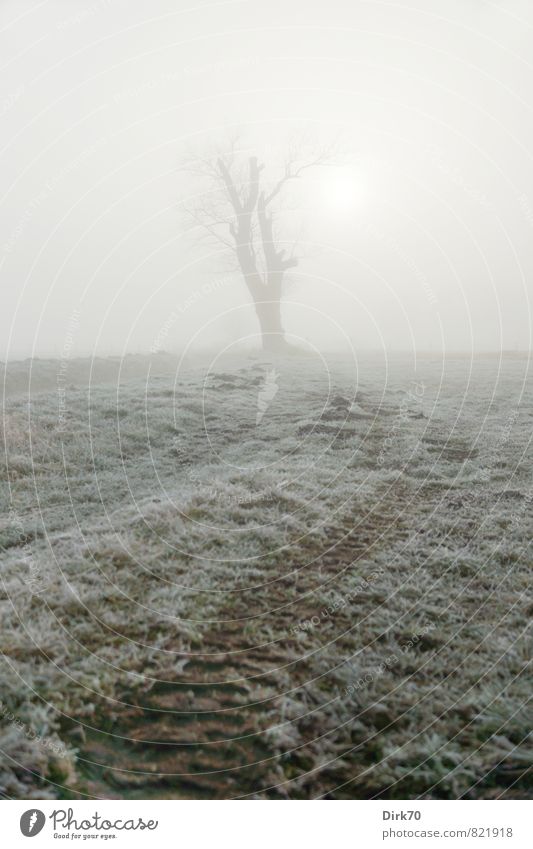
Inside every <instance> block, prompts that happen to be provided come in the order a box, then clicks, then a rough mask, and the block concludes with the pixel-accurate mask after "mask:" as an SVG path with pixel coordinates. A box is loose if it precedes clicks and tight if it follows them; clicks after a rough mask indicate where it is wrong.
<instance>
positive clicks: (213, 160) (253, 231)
mask: <svg viewBox="0 0 533 849" xmlns="http://www.w3.org/2000/svg"><path fill="white" fill-rule="evenodd" d="M328 159H329V152H328V151H321V152H320V153H319V154H318V155H317V156H315V157H313V158H310V159H309V160H307V161H301V159H299V158H298V156H297V155H295V154H294V153H293V152H291V153H290V154H289V156H288V157H287V160H286V162H285V165H284V167H283V169H282V173H281V175H280V176H279V177H278V179H277V180H275V181H272V182H270V183H269V182H267V180H265V177H264V170H265V166H264V164H262V163H260V162H259V159H258V158H257V156H244V155H242V154H239V153H238V151H236V144H235V142H234V143H233V144H232V145H231V146H230V148H229V150H227V151H226V152H224V153H218V154H217V153H215V154H214V155H212V156H208V157H204V158H200V157H194V159H192V160H191V161H190V162H189V165H188V170H189V171H191V172H192V173H194V174H195V175H196V176H198V177H203V178H208V180H209V181H210V185H209V186H208V188H207V191H206V192H204V193H203V194H202V196H201V200H200V201H197V202H195V203H194V205H192V206H188V207H187V211H188V213H189V215H190V216H191V217H192V219H193V221H194V222H195V224H196V225H199V226H200V227H201V228H202V230H203V232H204V233H205V234H207V235H208V237H210V238H214V239H216V240H217V241H218V242H220V243H222V244H223V245H224V246H225V247H226V248H227V249H228V251H229V252H230V253H231V255H232V256H234V257H235V258H236V260H237V268H238V269H239V270H240V272H241V274H242V276H243V278H244V282H245V283H246V286H247V287H248V291H249V292H250V295H251V297H252V300H253V304H254V307H255V312H256V315H257V318H258V321H259V327H260V330H261V338H262V344H263V348H264V349H265V350H269V351H284V350H287V349H288V348H289V347H290V346H289V345H288V343H287V341H286V339H285V331H284V328H283V322H282V318H281V298H282V293H283V288H284V282H285V276H286V273H287V271H289V270H290V269H293V268H296V267H297V265H298V257H297V256H296V254H295V252H294V250H295V246H294V245H292V248H291V249H290V250H287V249H286V248H283V247H280V243H282V244H283V243H285V244H287V243H288V241H287V239H285V240H282V239H281V237H280V236H279V234H278V233H277V230H276V226H275V225H276V224H277V223H278V219H279V217H280V216H279V212H280V210H279V201H280V198H281V195H282V194H283V191H284V189H285V188H286V186H287V184H288V183H290V182H291V181H293V180H297V179H298V178H299V177H301V175H302V173H303V172H304V171H305V170H306V169H309V168H312V167H315V166H318V165H323V164H326V162H327V161H328ZM275 202H276V203H275ZM275 206H276V209H274V207H275Z"/></svg>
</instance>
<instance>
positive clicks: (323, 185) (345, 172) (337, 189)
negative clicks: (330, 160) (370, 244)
mask: <svg viewBox="0 0 533 849" xmlns="http://www.w3.org/2000/svg"><path fill="white" fill-rule="evenodd" d="M319 193H320V198H321V201H322V204H323V211H324V213H326V214H327V215H328V217H329V216H343V215H346V214H348V213H353V212H357V211H359V210H360V209H362V208H363V207H364V206H365V204H366V202H367V199H368V189H367V185H366V180H365V178H364V176H363V175H362V174H360V173H358V172H356V171H355V170H353V169H350V168H335V169H332V170H331V171H329V170H328V173H326V174H325V175H324V177H323V178H322V179H321V180H320V183H319Z"/></svg>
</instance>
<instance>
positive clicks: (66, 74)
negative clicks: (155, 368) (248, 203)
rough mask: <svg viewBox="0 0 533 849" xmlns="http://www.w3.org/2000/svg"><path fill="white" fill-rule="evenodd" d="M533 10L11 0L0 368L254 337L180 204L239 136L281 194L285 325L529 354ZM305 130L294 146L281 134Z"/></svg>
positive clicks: (231, 282) (247, 341)
mask: <svg viewBox="0 0 533 849" xmlns="http://www.w3.org/2000/svg"><path fill="white" fill-rule="evenodd" d="M528 12H529V7H528V4H527V3H526V0H511V1H510V2H503V1H502V2H500V3H499V4H495V3H489V2H481V1H479V2H478V0H468V2H465V0H456V2H453V0H452V2H448V3H447V4H445V6H443V4H442V3H438V2H436V0H412V2H410V3H409V5H408V6H406V5H404V4H403V3H401V2H397V1H396V0H392V2H378V0H371V2H352V0H343V2H341V0H332V2H327V3H326V2H324V0H322V1H321V2H309V0H306V1H305V2H303V0H291V2H287V1H286V0H285V2H279V0H272V2H268V3H265V2H262V0H250V2H232V1H231V0H230V2H218V3H205V2H204V3H199V2H196V0H191V2H190V3H184V2H181V3H179V4H169V3H168V2H161V0H152V1H151V2H150V3H147V2H139V0H100V2H98V0H94V2H91V0H84V1H83V2H82V0H79V2H74V3H73V2H72V0H64V1H63V2H59V0H51V2H47V3H40V2H34V3H27V2H25V0H4V2H3V3H2V6H1V8H0V29H1V32H0V38H1V44H2V59H3V73H2V76H1V79H0V114H1V115H2V119H3V127H4V131H3V134H2V152H1V157H2V177H3V185H2V192H1V204H0V227H1V236H0V263H1V266H0V273H1V279H2V310H1V311H0V321H1V339H2V350H1V352H0V357H1V358H2V359H10V358H13V359H17V358H25V357H29V356H39V357H47V356H61V355H62V352H63V353H64V350H65V346H67V347H68V352H69V355H71V356H76V355H87V354H91V355H93V354H98V355H107V354H114V355H122V354H124V353H127V352H148V351H150V350H152V351H158V350H166V351H170V352H181V351H184V350H207V349H212V348H215V349H217V350H219V349H222V348H223V347H224V346H230V347H231V346H233V345H240V344H242V345H246V346H248V345H254V344H258V337H257V334H258V328H257V323H256V318H255V315H254V310H253V306H252V302H251V299H250V295H249V293H248V291H247V289H246V286H245V284H244V282H243V279H242V276H241V275H240V273H239V271H238V270H237V269H236V268H235V264H234V263H233V265H232V263H231V256H230V251H228V250H227V249H225V248H224V246H223V245H221V244H217V243H216V242H210V241H209V239H207V240H206V239H200V238H199V233H198V232H196V231H197V230H198V228H195V227H194V226H193V225H192V224H191V220H190V218H189V217H188V215H187V212H186V207H187V205H188V203H189V202H190V201H191V199H192V198H194V197H198V195H200V196H201V195H202V193H203V192H205V191H206V187H205V184H204V182H203V181H202V180H201V179H199V178H197V177H196V176H195V175H194V174H191V173H190V171H188V170H187V168H186V163H187V161H188V160H187V158H188V157H189V156H190V154H191V152H193V153H199V152H200V153H202V152H204V151H209V150H212V149H213V146H218V147H219V148H220V149H223V148H224V146H225V145H226V144H227V143H228V141H229V140H230V139H231V138H234V137H236V136H237V135H238V146H239V150H240V151H242V155H243V156H244V157H248V156H251V155H256V156H258V157H259V159H260V161H261V162H264V163H265V165H266V171H265V173H266V174H267V175H268V179H272V180H274V179H276V174H277V173H278V171H279V169H280V168H282V166H283V162H284V159H285V157H286V153H287V150H288V148H289V147H290V146H291V145H294V144H295V143H297V144H298V145H299V146H300V149H306V150H307V149H308V150H312V149H313V148H318V147H322V146H328V147H329V146H331V147H332V149H334V151H335V153H334V157H333V161H332V162H330V163H328V164H327V165H326V166H324V167H317V168H314V169H309V171H306V173H305V175H302V177H301V178H300V179H298V181H295V185H294V186H292V187H291V189H290V192H289V196H288V198H287V199H285V201H284V202H285V203H287V204H288V206H289V209H288V211H286V212H285V214H284V218H283V219H282V221H283V238H284V239H286V240H287V243H288V242H291V243H292V241H293V240H294V239H296V238H297V239H298V245H297V253H298V256H299V257H300V260H299V265H298V267H297V268H295V269H294V270H291V271H290V273H289V274H288V275H287V281H286V286H285V291H284V301H283V319H284V324H285V328H286V331H287V333H289V334H290V335H291V336H292V337H293V338H296V339H298V338H303V339H305V340H306V341H307V342H309V343H310V344H311V345H312V346H314V347H316V348H318V349H319V350H321V349H324V350H325V349H327V350H333V349H339V350H349V349H350V348H351V347H352V346H353V348H354V349H355V350H369V351H370V350H372V351H373V350H387V351H391V352H392V351H397V350H409V351H412V350H416V351H420V352H441V351H464V352H472V351H474V352H483V351H495V352H498V351H501V350H523V351H529V349H530V347H531V311H530V302H529V295H530V289H531V278H532V273H533V252H532V251H531V241H532V237H533V166H532V159H531V150H532V144H531V140H532V132H533V121H532V112H531V91H532V85H533V76H532V67H531V64H530V53H531V51H530V44H531V38H532V31H531V25H530V24H529V23H528V21H527V13H528ZM295 140H296V141H295Z"/></svg>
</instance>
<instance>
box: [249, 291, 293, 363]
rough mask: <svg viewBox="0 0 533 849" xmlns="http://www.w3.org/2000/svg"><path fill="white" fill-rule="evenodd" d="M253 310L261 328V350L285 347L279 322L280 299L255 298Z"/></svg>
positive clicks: (283, 335) (285, 343)
mask: <svg viewBox="0 0 533 849" xmlns="http://www.w3.org/2000/svg"><path fill="white" fill-rule="evenodd" d="M255 311H256V313H257V318H258V319H259V326H260V328H261V338H262V342H263V350H265V351H280V350H283V349H284V348H286V347H287V342H286V341H285V331H284V330H283V325H282V323H281V299H280V298H273V299H272V300H270V301H262V300H255Z"/></svg>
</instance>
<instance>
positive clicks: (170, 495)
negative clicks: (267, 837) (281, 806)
mask: <svg viewBox="0 0 533 849" xmlns="http://www.w3.org/2000/svg"><path fill="white" fill-rule="evenodd" d="M4 396H5V397H4V410H3V413H4V429H3V435H2V439H3V442H4V446H3V447H4V448H5V450H4V451H2V467H1V469H0V486H1V493H2V503H3V508H4V509H3V511H2V520H1V525H0V544H1V546H2V552H1V561H2V565H1V575H2V586H1V588H0V591H1V598H0V610H1V614H2V643H1V650H2V657H1V659H0V694H1V695H0V698H1V704H0V751H1V754H0V792H1V793H2V794H3V796H4V797H7V798H11V797H14V798H28V799H30V798H47V797H58V798H63V799H65V798H85V797H100V798H141V799H142V798H145V799H146V798H162V799H165V798H235V797H239V798H242V797H245V798H260V799H278V798H281V799H283V798H290V799H309V798H318V797H320V798H329V799H343V798H374V797H380V798H458V797H463V798H531V797H533V745H532V744H533V740H532V736H531V728H532V719H533V717H532V711H531V691H532V687H531V668H530V666H529V664H530V659H531V641H530V635H528V625H529V623H530V621H531V616H532V613H533V598H532V593H531V539H532V538H533V518H532V515H533V511H532V506H533V486H532V484H533V477H532V472H533V457H532V452H531V432H532V425H533V403H532V401H533V398H532V387H531V380H530V378H529V376H528V362H527V360H526V359H525V358H521V357H519V356H514V357H513V356H507V357H505V358H503V359H499V358H497V357H486V358H478V359H476V360H474V361H472V362H471V361H470V360H468V359H466V358H460V357H457V358H455V359H454V358H448V359H446V360H445V361H442V360H441V359H440V358H438V357H434V358H431V357H429V356H427V357H422V358H419V359H418V360H417V361H414V360H413V359H412V358H409V357H408V356H406V355H402V356H400V355H399V356H397V357H392V358H390V359H389V361H388V363H386V362H384V361H383V360H382V359H380V358H378V357H377V356H376V357H370V356H368V357H366V358H362V359H359V360H358V361H357V362H348V361H347V360H344V359H341V358H340V357H334V356H328V357H324V358H320V359H319V358H317V357H313V356H292V357H288V358H286V359H284V360H282V359H279V360H278V359H276V358H274V359H273V358H269V357H265V356H261V355H259V354H257V355H253V354H250V353H248V354H247V353H243V354H242V355H241V356H239V357H236V356H233V357H227V358H223V357H222V358H217V359H214V360H213V361H211V360H210V359H209V358H208V357H204V358H201V357H198V359H197V360H192V359H189V360H188V361H187V362H183V363H182V362H180V361H178V359H177V358H173V357H170V356H169V355H163V354H160V355H154V357H152V358H148V357H146V358H143V357H131V358H128V357H127V358H125V359H124V360H123V361H119V360H100V361H97V362H94V363H91V362H90V361H89V360H87V361H78V360H72V361H69V362H60V361H33V362H30V361H26V362H25V363H15V364H12V365H10V366H9V367H7V368H6V374H5V384H4Z"/></svg>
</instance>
